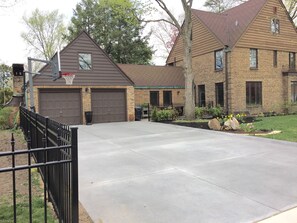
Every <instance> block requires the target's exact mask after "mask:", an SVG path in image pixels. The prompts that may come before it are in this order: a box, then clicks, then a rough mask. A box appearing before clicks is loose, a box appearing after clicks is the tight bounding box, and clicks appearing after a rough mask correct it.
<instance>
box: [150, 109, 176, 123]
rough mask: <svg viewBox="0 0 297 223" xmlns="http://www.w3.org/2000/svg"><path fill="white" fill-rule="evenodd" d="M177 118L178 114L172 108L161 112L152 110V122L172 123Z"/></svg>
mask: <svg viewBox="0 0 297 223" xmlns="http://www.w3.org/2000/svg"><path fill="white" fill-rule="evenodd" d="M177 117H178V112H177V111H176V110H175V109H172V108H167V109H162V110H158V109H157V108H153V111H152V120H153V121H155V122H160V121H173V120H175V119H176V118H177Z"/></svg>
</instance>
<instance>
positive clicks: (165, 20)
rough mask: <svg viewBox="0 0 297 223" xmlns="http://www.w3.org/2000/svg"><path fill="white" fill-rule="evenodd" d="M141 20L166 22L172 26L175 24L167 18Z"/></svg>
mask: <svg viewBox="0 0 297 223" xmlns="http://www.w3.org/2000/svg"><path fill="white" fill-rule="evenodd" d="M142 22H145V23H150V22H166V23H169V24H170V25H173V26H176V25H175V23H173V22H171V21H169V20H167V19H152V20H144V21H142Z"/></svg>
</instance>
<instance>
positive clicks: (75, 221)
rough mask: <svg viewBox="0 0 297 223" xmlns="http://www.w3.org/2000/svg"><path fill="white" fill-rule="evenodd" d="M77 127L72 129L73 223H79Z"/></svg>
mask: <svg viewBox="0 0 297 223" xmlns="http://www.w3.org/2000/svg"><path fill="white" fill-rule="evenodd" d="M77 148H78V145H77V127H75V128H71V160H72V165H71V166H72V168H71V170H72V172H71V180H72V182H71V184H72V223H78V219H79V218H78V214H79V213H78V159H77Z"/></svg>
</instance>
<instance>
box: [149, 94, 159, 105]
mask: <svg viewBox="0 0 297 223" xmlns="http://www.w3.org/2000/svg"><path fill="white" fill-rule="evenodd" d="M150 105H151V106H159V91H151V92H150Z"/></svg>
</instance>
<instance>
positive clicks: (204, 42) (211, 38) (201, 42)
mask: <svg viewBox="0 0 297 223" xmlns="http://www.w3.org/2000/svg"><path fill="white" fill-rule="evenodd" d="M192 19H193V35H192V36H193V42H192V45H193V48H192V56H193V57H195V56H199V55H203V54H206V53H209V52H211V51H215V50H218V49H222V48H223V47H224V46H223V44H222V43H220V41H218V39H217V38H216V37H215V35H214V34H213V33H211V32H210V31H209V29H207V28H206V27H205V25H204V24H203V23H202V22H201V21H200V20H199V19H198V18H196V16H192ZM174 58H176V61H177V62H179V61H182V59H183V40H182V37H181V36H180V35H179V36H178V39H177V40H176V43H175V45H174V47H173V49H172V50H171V52H170V54H169V57H168V59H167V64H169V63H173V62H174Z"/></svg>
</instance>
